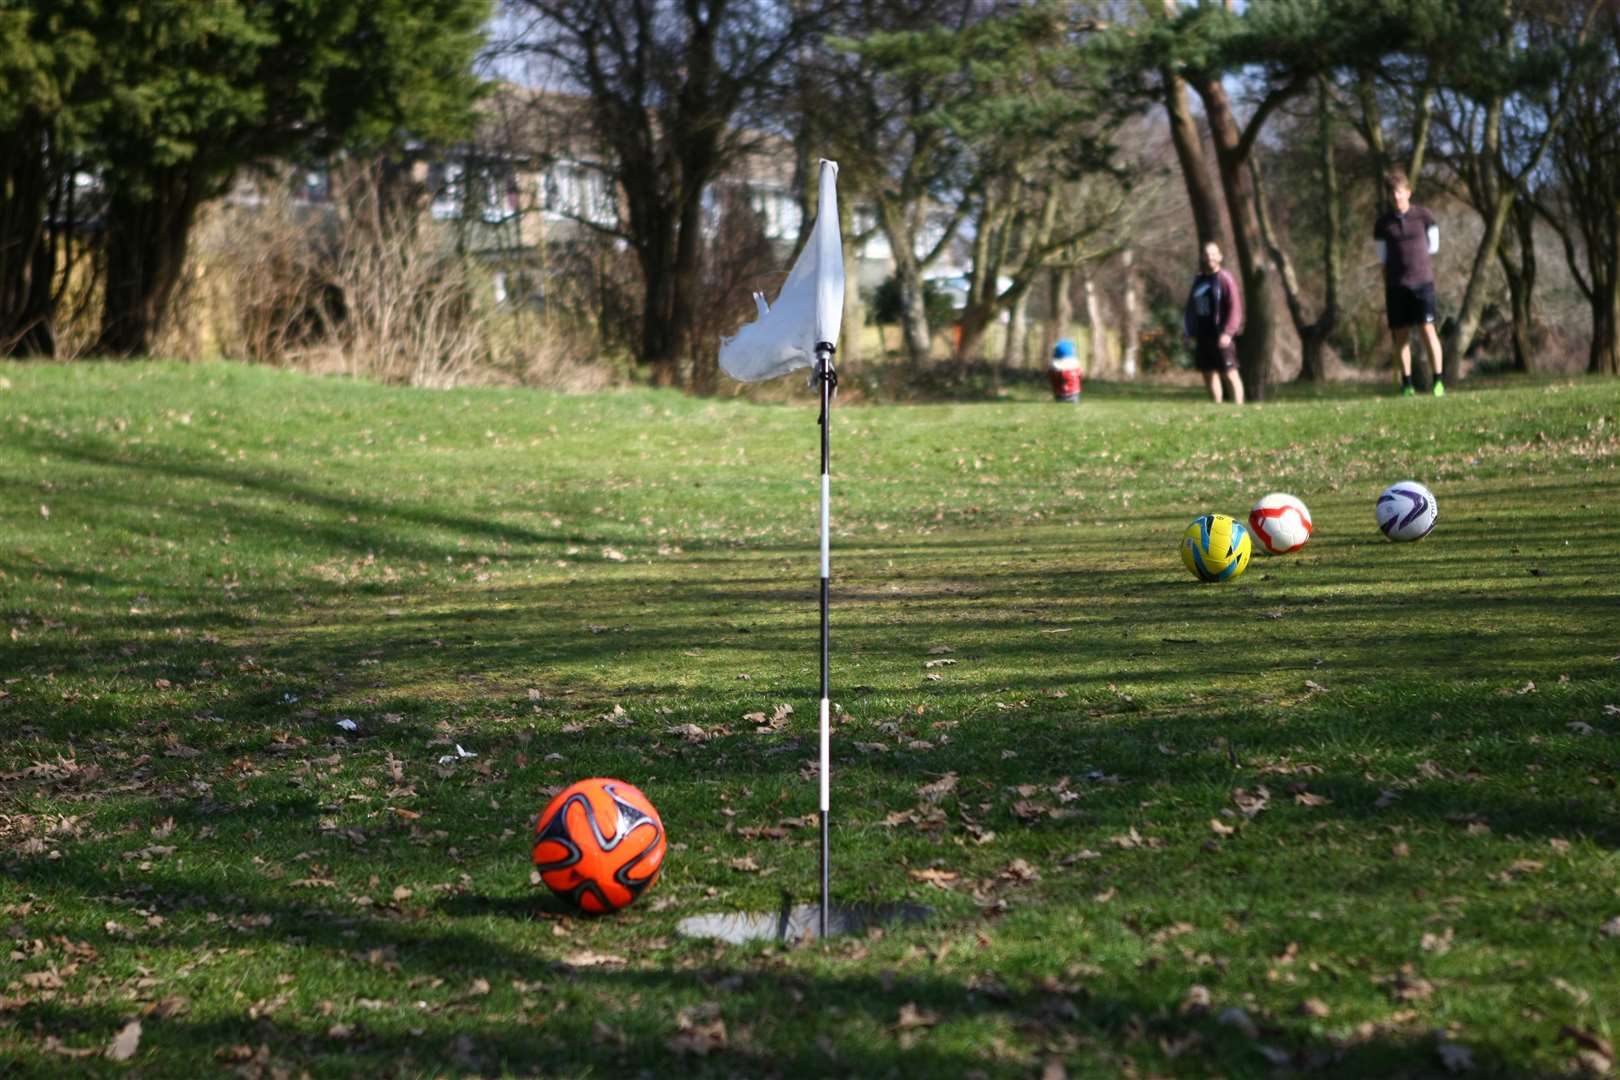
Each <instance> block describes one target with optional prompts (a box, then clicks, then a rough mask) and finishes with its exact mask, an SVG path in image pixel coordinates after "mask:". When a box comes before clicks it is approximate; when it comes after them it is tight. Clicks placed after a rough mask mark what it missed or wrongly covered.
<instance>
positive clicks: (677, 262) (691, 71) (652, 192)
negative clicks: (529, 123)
mask: <svg viewBox="0 0 1620 1080" xmlns="http://www.w3.org/2000/svg"><path fill="white" fill-rule="evenodd" d="M507 7H508V9H509V12H510V13H511V15H512V16H513V17H514V19H515V20H516V30H515V33H514V38H513V41H512V48H513V49H515V50H516V51H519V52H521V53H524V54H526V55H528V56H530V57H531V58H532V59H533V60H534V61H535V63H536V71H537V73H538V74H539V75H541V76H542V77H544V78H547V79H549V80H552V81H553V82H554V83H556V84H557V86H558V88H559V89H562V90H564V91H567V92H570V93H574V94H584V95H586V97H587V99H588V106H587V108H586V109H585V111H584V115H583V118H582V119H583V123H584V125H585V127H586V129H587V133H588V134H589V136H590V137H591V138H592V139H593V140H594V141H595V142H596V143H597V145H598V146H600V147H601V149H602V150H603V151H604V157H605V158H606V159H607V161H608V162H609V167H610V168H611V170H612V172H613V176H614V179H615V180H616V181H617V183H618V186H619V188H620V189H621V190H622V192H623V196H624V215H623V221H622V226H621V232H622V235H623V237H624V238H625V239H626V240H627V241H628V242H629V244H630V245H631V247H632V248H633V249H634V250H635V253H636V257H637V260H638V261H639V263H640V266H641V272H642V276H643V279H644V282H645V289H646V291H645V300H644V303H643V309H642V313H641V353H642V360H643V361H644V362H645V363H647V364H648V365H650V367H651V369H652V373H653V377H654V379H655V380H656V381H658V382H660V383H664V384H673V383H675V382H677V381H678V379H679V371H680V368H679V361H680V359H681V358H682V357H683V356H684V355H686V354H687V353H688V352H689V349H690V347H691V343H692V337H693V329H694V315H695V308H696V305H697V304H698V303H699V297H698V291H699V287H700V261H701V251H702V246H703V226H704V191H705V189H706V188H707V187H708V185H709V184H710V182H711V181H712V180H714V179H715V177H716V176H718V175H719V174H720V173H721V172H722V171H724V170H725V169H726V167H727V166H728V165H729V164H730V163H732V162H734V161H736V160H738V159H739V158H740V157H741V156H742V155H744V154H745V153H747V152H748V151H749V150H750V149H752V148H753V147H754V146H756V145H757V144H758V142H759V140H760V139H761V137H762V128H761V126H760V125H761V124H762V122H763V120H764V118H765V117H767V116H768V115H769V114H770V113H771V110H772V106H773V103H774V102H775V101H777V100H778V99H780V98H782V97H784V96H786V95H788V94H789V93H790V92H791V90H792V79H791V76H792V72H793V64H792V63H790V61H791V60H792V59H793V58H794V57H795V54H796V52H797V50H798V49H799V48H800V46H801V45H802V44H803V43H804V42H806V41H807V40H809V38H810V35H812V33H814V32H815V31H816V30H818V29H819V28H820V27H821V25H822V24H823V22H824V21H825V11H824V5H821V4H818V3H815V2H811V0H806V2H801V3H795V4H782V3H777V2H773V0H507Z"/></svg>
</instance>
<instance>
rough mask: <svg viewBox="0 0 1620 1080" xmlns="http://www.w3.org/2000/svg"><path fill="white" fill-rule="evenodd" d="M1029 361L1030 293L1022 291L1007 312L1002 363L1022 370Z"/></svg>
mask: <svg viewBox="0 0 1620 1080" xmlns="http://www.w3.org/2000/svg"><path fill="white" fill-rule="evenodd" d="M1028 363H1029V293H1028V292H1027V291H1026V292H1023V293H1020V294H1019V296H1018V299H1016V300H1014V301H1013V306H1012V310H1010V311H1008V312H1007V340H1006V341H1005V342H1004V343H1003V344H1002V349H1001V364H1002V366H1003V367H1005V368H1007V369H1009V370H1013V371H1016V370H1020V369H1022V368H1023V367H1024V366H1025V365H1026V364H1028Z"/></svg>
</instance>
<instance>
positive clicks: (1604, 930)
mask: <svg viewBox="0 0 1620 1080" xmlns="http://www.w3.org/2000/svg"><path fill="white" fill-rule="evenodd" d="M1598 933H1600V934H1602V935H1603V936H1604V937H1612V938H1620V915H1616V916H1615V917H1614V918H1612V919H1610V920H1609V921H1608V922H1606V923H1604V924H1603V925H1602V926H1600V927H1598Z"/></svg>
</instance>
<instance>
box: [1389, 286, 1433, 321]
mask: <svg viewBox="0 0 1620 1080" xmlns="http://www.w3.org/2000/svg"><path fill="white" fill-rule="evenodd" d="M1384 311H1385V312H1386V313H1387V314H1388V315H1389V328H1390V329H1391V330H1400V329H1402V328H1404V327H1408V326H1422V325H1425V324H1427V323H1432V322H1434V282H1432V281H1425V282H1424V283H1423V284H1422V285H1385V286H1384Z"/></svg>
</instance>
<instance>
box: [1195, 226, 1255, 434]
mask: <svg viewBox="0 0 1620 1080" xmlns="http://www.w3.org/2000/svg"><path fill="white" fill-rule="evenodd" d="M1201 266H1202V271H1201V272H1200V273H1199V274H1198V276H1197V277H1195V278H1193V284H1192V292H1190V293H1188V294H1187V309H1186V311H1185V312H1184V313H1183V314H1182V329H1183V330H1184V331H1185V332H1186V335H1187V337H1188V338H1189V339H1190V340H1191V341H1192V343H1193V361H1194V363H1195V364H1196V365H1197V367H1198V370H1199V371H1200V372H1201V373H1202V374H1203V376H1204V385H1205V386H1207V387H1208V388H1209V396H1210V398H1211V399H1212V400H1214V401H1215V402H1216V403H1217V404H1218V403H1219V402H1220V401H1221V400H1222V394H1221V382H1222V380H1224V381H1225V383H1226V386H1227V388H1228V389H1229V390H1230V392H1231V395H1232V402H1233V404H1235V405H1241V404H1243V379H1242V378H1241V377H1240V376H1239V375H1238V360H1237V336H1238V335H1239V334H1241V333H1242V332H1243V294H1242V292H1241V291H1240V290H1239V289H1238V283H1237V279H1236V278H1234V277H1233V276H1232V274H1231V272H1230V271H1227V270H1222V269H1221V246H1220V245H1219V244H1217V243H1215V242H1214V241H1213V240H1211V241H1210V242H1209V243H1207V244H1205V245H1204V255H1203V259H1202V261H1201Z"/></svg>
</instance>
